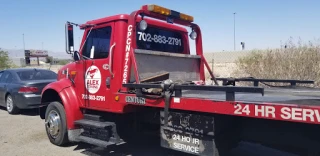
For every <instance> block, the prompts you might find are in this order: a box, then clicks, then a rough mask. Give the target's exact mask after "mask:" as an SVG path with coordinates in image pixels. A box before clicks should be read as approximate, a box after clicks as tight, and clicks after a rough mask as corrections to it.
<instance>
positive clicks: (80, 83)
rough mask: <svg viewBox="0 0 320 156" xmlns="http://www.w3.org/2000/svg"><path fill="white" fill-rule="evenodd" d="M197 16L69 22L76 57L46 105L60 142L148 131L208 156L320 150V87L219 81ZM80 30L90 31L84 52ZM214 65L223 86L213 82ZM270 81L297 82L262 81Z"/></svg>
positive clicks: (108, 140) (50, 88)
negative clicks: (262, 148) (76, 32)
mask: <svg viewBox="0 0 320 156" xmlns="http://www.w3.org/2000/svg"><path fill="white" fill-rule="evenodd" d="M193 21H194V19H193V17H192V16H190V15H187V14H184V13H181V12H178V11H174V10H171V9H168V8H165V7H161V6H158V5H144V6H142V7H141V8H140V9H139V10H136V11H134V12H132V13H131V14H129V15H128V14H120V15H114V16H109V17H105V18H101V19H97V20H92V21H88V22H86V23H85V24H75V23H72V22H67V23H66V51H67V53H68V54H71V55H72V56H73V59H74V61H73V62H72V63H69V64H67V65H65V66H64V67H63V68H61V69H60V70H59V71H58V77H57V81H56V82H53V83H50V84H48V85H47V86H46V87H45V88H44V89H43V92H42V99H41V102H42V107H41V108H40V110H39V111H40V117H41V118H42V119H45V127H46V132H47V135H48V138H49V140H50V141H51V143H53V144H54V145H57V146H63V145H65V144H66V143H68V142H85V143H89V144H92V145H96V146H100V147H109V146H117V145H119V144H123V143H126V141H127V139H130V137H134V136H136V135H138V134H139V135H155V136H158V137H159V140H160V141H159V145H160V146H161V147H164V148H168V149H172V151H177V152H181V153H188V154H194V155H202V156H219V155H220V156H221V155H224V154H226V153H227V152H228V151H229V150H230V149H232V148H233V147H235V146H236V145H237V144H238V143H239V142H240V141H249V142H255V143H261V144H263V145H266V146H270V147H273V148H277V149H282V150H285V151H290V152H293V153H296V154H300V155H303V156H305V155H319V149H320V148H319V147H320V144H319V141H320V135H319V133H320V128H319V127H320V126H319V123H320V112H319V111H320V107H319V106H320V90H319V89H316V88H308V87H302V86H301V85H299V84H312V83H313V81H309V80H278V79H274V80H273V79H257V78H215V77H214V74H213V73H212V71H211V69H210V68H209V66H208V63H207V62H206V60H205V58H204V56H203V48H202V35H201V30H200V27H199V26H198V25H197V24H195V23H194V22H193ZM74 26H77V27H80V29H82V30H84V34H83V38H82V42H81V45H80V49H79V51H75V50H74V41H73V28H74ZM188 30H190V31H188ZM189 37H190V38H191V39H192V40H194V41H195V45H196V54H191V53H190V43H189ZM205 69H207V70H208V71H209V73H210V75H211V80H212V81H213V82H214V85H207V84H205V83H204V82H205V81H206V79H205ZM219 81H220V82H221V81H222V84H221V85H219V83H218V82H219ZM240 81H241V82H243V81H246V82H252V83H253V85H252V86H239V85H236V83H237V82H240ZM269 82H273V83H279V84H286V83H288V84H289V85H287V86H269V87H261V85H260V86H259V84H261V83H263V84H266V85H267V84H268V83H269ZM142 148H143V147H142Z"/></svg>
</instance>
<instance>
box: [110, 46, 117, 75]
mask: <svg viewBox="0 0 320 156" xmlns="http://www.w3.org/2000/svg"><path fill="white" fill-rule="evenodd" d="M115 46H116V43H113V45H112V46H111V47H110V50H109V51H110V52H109V53H110V55H109V72H110V74H111V76H112V78H113V77H114V74H113V73H112V50H113V48H114V47H115Z"/></svg>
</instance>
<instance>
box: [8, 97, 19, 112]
mask: <svg viewBox="0 0 320 156" xmlns="http://www.w3.org/2000/svg"><path fill="white" fill-rule="evenodd" d="M6 107H7V111H8V113H9V114H17V113H18V112H19V108H18V107H17V106H16V105H15V104H14V101H13V98H12V96H11V95H8V96H7V98H6Z"/></svg>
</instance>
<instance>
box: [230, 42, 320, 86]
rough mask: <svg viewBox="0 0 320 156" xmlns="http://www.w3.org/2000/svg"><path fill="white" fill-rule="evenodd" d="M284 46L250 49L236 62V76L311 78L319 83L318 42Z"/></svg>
mask: <svg viewBox="0 0 320 156" xmlns="http://www.w3.org/2000/svg"><path fill="white" fill-rule="evenodd" d="M286 45H287V47H286V48H280V49H268V50H253V51H252V52H251V53H249V54H248V55H247V56H244V57H241V58H239V59H238V60H237V61H236V64H237V67H238V69H237V70H236V72H235V75H236V77H255V78H271V79H297V80H314V81H315V86H317V87H319V86H320V44H319V42H316V44H314V43H312V42H309V43H308V44H302V43H301V42H300V41H299V42H298V43H296V44H295V43H294V42H292V40H289V42H288V43H287V44H286Z"/></svg>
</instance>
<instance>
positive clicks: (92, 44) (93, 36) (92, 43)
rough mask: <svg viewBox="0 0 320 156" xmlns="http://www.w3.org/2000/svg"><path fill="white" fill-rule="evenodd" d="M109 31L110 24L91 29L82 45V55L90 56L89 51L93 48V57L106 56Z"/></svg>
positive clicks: (107, 54)
mask: <svg viewBox="0 0 320 156" xmlns="http://www.w3.org/2000/svg"><path fill="white" fill-rule="evenodd" d="M89 32H90V31H89ZM89 32H88V34H89ZM111 32H112V28H111V26H107V27H103V28H97V29H92V30H91V32H90V34H89V37H88V38H87V40H86V43H85V45H84V47H83V50H82V55H83V56H86V57H89V58H90V52H91V50H94V56H93V59H104V58H108V56H109V49H110V39H111Z"/></svg>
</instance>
